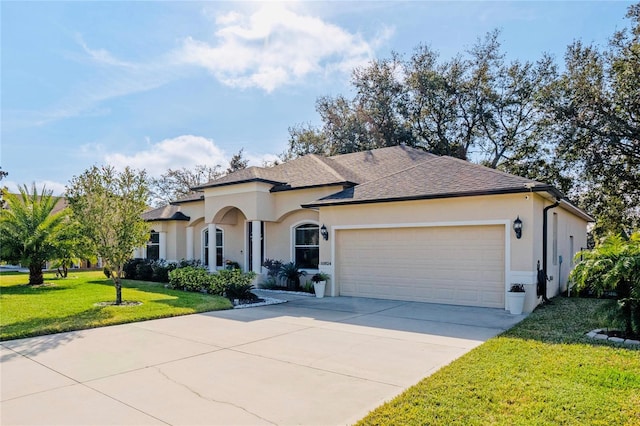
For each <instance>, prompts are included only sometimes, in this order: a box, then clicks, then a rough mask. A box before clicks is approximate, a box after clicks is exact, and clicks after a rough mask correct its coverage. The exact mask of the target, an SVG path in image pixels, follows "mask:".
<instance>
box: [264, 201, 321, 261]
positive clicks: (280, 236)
mask: <svg viewBox="0 0 640 426" xmlns="http://www.w3.org/2000/svg"><path fill="white" fill-rule="evenodd" d="M302 222H311V223H318V212H317V211H315V210H310V209H297V210H295V211H294V212H293V213H291V214H290V215H287V216H285V217H284V218H283V219H282V222H267V223H266V224H265V234H266V235H265V243H266V244H265V259H267V258H268V259H276V260H282V261H285V262H291V261H293V253H292V246H293V240H292V238H293V235H292V230H291V228H292V227H293V226H297V225H299V224H300V223H302Z"/></svg>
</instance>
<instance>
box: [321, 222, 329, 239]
mask: <svg viewBox="0 0 640 426" xmlns="http://www.w3.org/2000/svg"><path fill="white" fill-rule="evenodd" d="M320 235H322V238H324V240H325V241H327V240H328V239H329V231H327V227H326V226H324V224H322V226H321V227H320Z"/></svg>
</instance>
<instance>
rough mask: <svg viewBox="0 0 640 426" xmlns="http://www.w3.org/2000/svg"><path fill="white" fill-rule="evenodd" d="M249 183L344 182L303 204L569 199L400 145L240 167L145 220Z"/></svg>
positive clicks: (174, 214)
mask: <svg viewBox="0 0 640 426" xmlns="http://www.w3.org/2000/svg"><path fill="white" fill-rule="evenodd" d="M245 182H264V183H267V184H270V185H272V186H271V192H277V191H289V190H295V189H302V188H310V187H319V186H331V185H335V186H339V191H338V192H336V193H335V194H333V195H329V196H327V197H324V198H321V199H319V200H315V201H310V202H309V203H307V204H304V205H303V206H302V207H314V208H315V207H322V206H329V205H342V204H364V203H378V202H388V201H403V200H418V199H434V198H451V197H463V196H474V195H489V194H508V193H518V192H529V191H533V192H548V193H549V194H551V196H553V197H555V198H557V199H561V198H564V195H563V194H562V193H560V192H559V191H558V190H557V189H555V188H554V187H553V186H551V185H547V184H544V183H542V182H537V181H534V180H531V179H526V178H523V177H520V176H515V175H511V174H508V173H504V172H501V171H498V170H495V169H490V168H487V167H484V166H480V165H477V164H473V163H469V162H467V161H463V160H460V159H457V158H453V157H447V156H442V157H440V156H437V155H433V154H429V153H427V152H424V151H422V150H419V149H415V148H409V147H406V146H394V147H387V148H380V149H374V150H370V151H363V152H355V153H351V154H343V155H336V156H333V157H323V156H319V155H315V154H309V155H305V156H303V157H299V158H296V159H294V160H291V161H288V162H286V163H282V164H279V165H277V166H274V167H249V168H246V169H243V170H238V171H236V172H234V173H230V174H228V175H226V176H223V177H221V178H218V179H215V180H212V181H210V182H208V183H207V184H205V185H202V186H199V187H197V188H193V189H194V190H197V191H199V192H197V193H195V194H192V195H189V196H186V197H184V198H181V199H179V200H176V201H174V202H173V203H172V206H167V207H163V208H160V209H155V210H151V211H150V212H147V213H145V215H146V216H145V219H147V220H189V218H188V217H187V216H185V215H184V214H182V213H180V211H179V210H180V208H179V205H180V204H182V203H186V202H190V201H197V200H202V199H203V198H204V196H203V192H202V191H204V189H205V188H215V187H221V186H227V185H235V184H240V183H245ZM574 208H575V207H574ZM584 214H585V215H586V213H584Z"/></svg>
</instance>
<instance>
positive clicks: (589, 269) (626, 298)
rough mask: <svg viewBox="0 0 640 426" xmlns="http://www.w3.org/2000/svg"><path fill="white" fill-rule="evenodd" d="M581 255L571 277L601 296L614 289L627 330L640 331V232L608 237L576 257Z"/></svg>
mask: <svg viewBox="0 0 640 426" xmlns="http://www.w3.org/2000/svg"><path fill="white" fill-rule="evenodd" d="M580 258H582V260H581V261H580V262H579V263H578V264H577V265H576V267H575V269H574V270H573V271H572V272H571V274H570V276H569V277H570V278H571V279H573V280H574V281H575V283H576V285H577V286H578V289H584V288H588V289H591V290H592V291H594V292H595V293H596V294H597V295H598V296H601V295H602V294H603V293H604V292H606V291H612V292H615V293H616V298H617V299H618V305H617V306H618V310H619V311H620V314H621V315H622V318H623V319H624V323H625V332H626V333H627V334H632V333H636V334H640V232H636V233H634V234H632V235H631V237H629V238H628V239H625V238H623V237H621V236H619V235H618V236H609V237H607V238H605V239H604V240H603V241H602V242H601V243H600V244H598V245H597V246H596V247H595V248H594V249H593V250H591V251H582V252H580V253H578V254H577V255H576V260H579V259H580Z"/></svg>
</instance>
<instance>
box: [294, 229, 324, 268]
mask: <svg viewBox="0 0 640 426" xmlns="http://www.w3.org/2000/svg"><path fill="white" fill-rule="evenodd" d="M293 234H294V236H293V238H294V241H293V253H294V259H293V261H294V262H295V263H296V264H297V265H298V267H299V268H301V269H318V263H320V246H319V242H320V229H319V227H318V225H317V224H314V223H304V224H302V225H298V226H296V227H295V228H294V233H293Z"/></svg>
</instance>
